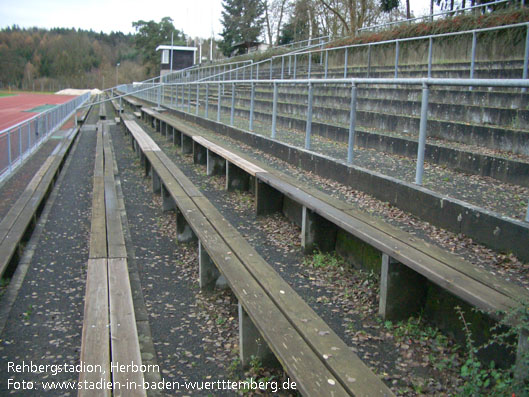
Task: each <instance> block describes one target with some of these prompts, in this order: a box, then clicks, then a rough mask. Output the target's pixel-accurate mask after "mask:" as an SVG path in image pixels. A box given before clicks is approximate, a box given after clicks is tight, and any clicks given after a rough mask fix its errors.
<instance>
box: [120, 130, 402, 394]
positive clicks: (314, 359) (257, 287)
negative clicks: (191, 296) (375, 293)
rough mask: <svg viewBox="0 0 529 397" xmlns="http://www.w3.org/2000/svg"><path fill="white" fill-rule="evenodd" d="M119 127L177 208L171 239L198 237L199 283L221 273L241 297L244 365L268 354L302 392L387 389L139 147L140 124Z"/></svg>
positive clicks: (194, 192)
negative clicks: (126, 130)
mask: <svg viewBox="0 0 529 397" xmlns="http://www.w3.org/2000/svg"><path fill="white" fill-rule="evenodd" d="M125 125H126V126H127V128H130V130H129V131H130V132H131V135H132V136H133V137H134V139H136V137H138V148H139V150H140V151H143V154H144V156H145V158H146V161H148V162H149V163H150V166H149V167H148V168H149V170H150V174H151V175H152V181H153V191H154V192H157V193H160V194H161V195H162V198H163V208H164V210H175V211H176V223H177V225H176V228H177V240H178V241H179V242H188V241H193V240H198V250H199V278H200V286H201V288H204V289H208V288H212V287H214V286H215V284H216V281H217V279H218V278H219V276H220V275H223V276H224V277H225V279H226V280H227V283H228V285H229V286H230V287H231V289H232V291H233V292H234V294H235V295H236V296H237V299H238V300H239V332H240V335H239V336H240V355H241V361H242V363H243V364H248V363H249V361H250V359H251V357H252V356H257V357H259V358H261V359H262V360H264V361H266V360H267V359H268V358H269V357H270V355H271V354H273V355H274V356H275V357H276V358H277V359H278V360H279V362H280V363H281V364H282V365H283V367H284V368H285V370H286V372H287V373H288V374H289V375H290V376H291V377H292V378H293V379H294V380H295V381H296V382H297V384H298V387H299V390H300V391H301V392H302V393H303V394H304V395H309V396H321V395H334V396H341V395H344V396H346V395H348V396H351V395H365V396H376V395H380V396H382V395H385V396H390V395H393V393H392V392H391V391H390V390H389V389H388V388H387V386H385V385H384V383H383V382H382V381H381V380H380V379H379V378H378V377H377V376H376V375H375V374H374V373H373V372H372V371H371V370H370V369H369V368H368V367H367V366H365V365H364V364H363V363H362V361H361V360H360V359H359V358H358V357H357V356H356V355H355V354H354V353H353V352H352V351H351V350H350V349H349V347H348V346H347V345H346V344H345V343H344V342H343V341H342V340H341V339H340V338H339V337H338V336H337V335H336V334H335V333H334V332H333V331H332V330H331V329H330V328H329V326H328V325H327V324H326V323H325V322H324V321H323V320H322V319H321V318H320V317H319V316H318V315H317V314H316V313H315V312H314V311H313V310H312V309H311V308H310V307H309V306H308V305H307V304H306V303H305V302H304V301H303V300H302V299H301V297H300V296H299V295H298V294H297V293H296V292H295V291H294V290H293V289H292V288H291V287H290V286H289V285H288V283H286V282H285V281H284V280H283V279H282V278H281V277H280V276H279V275H278V274H277V273H276V272H275V270H274V269H273V268H272V267H271V266H270V265H269V264H268V263H266V261H264V260H263V259H262V258H261V256H260V255H259V254H258V253H257V252H256V251H255V250H254V249H253V248H252V247H251V246H250V245H249V244H248V242H247V241H246V240H245V239H244V238H243V237H242V236H241V235H240V233H239V232H238V231H237V230H236V229H235V228H234V227H233V226H232V225H231V224H230V223H229V222H227V221H226V220H225V219H224V218H223V217H222V215H221V214H220V213H219V212H218V210H217V209H216V208H215V207H214V206H213V205H212V204H211V203H210V202H209V201H208V200H207V199H206V198H205V197H204V196H203V195H202V193H201V192H200V191H199V190H198V189H196V188H195V187H194V185H193V184H192V183H191V181H189V179H187V178H186V177H185V176H184V175H183V173H182V172H181V171H180V170H179V169H178V167H176V165H175V164H174V163H173V162H172V161H171V160H170V159H169V158H168V157H167V156H166V155H165V154H164V153H163V151H161V150H152V147H150V146H145V140H146V139H145V137H143V138H142V137H139V135H140V132H139V129H138V128H137V127H134V128H133V127H132V123H130V122H129V123H125ZM132 131H134V134H133V133H132ZM142 131H143V130H142ZM143 134H144V135H145V136H147V134H146V133H145V132H144V131H143ZM263 340H264V341H266V345H265V344H263ZM266 346H268V347H269V349H270V350H269V349H266V348H265V347H266Z"/></svg>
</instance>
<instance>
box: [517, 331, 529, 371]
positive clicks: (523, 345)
mask: <svg viewBox="0 0 529 397" xmlns="http://www.w3.org/2000/svg"><path fill="white" fill-rule="evenodd" d="M528 354H529V332H528V331H527V330H522V331H521V332H520V335H519V336H518V348H517V350H516V367H515V371H514V376H515V378H516V379H518V380H524V381H527V380H528V379H529V365H528V363H527V360H525V361H524V357H527V355H528Z"/></svg>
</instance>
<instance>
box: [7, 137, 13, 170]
mask: <svg viewBox="0 0 529 397" xmlns="http://www.w3.org/2000/svg"><path fill="white" fill-rule="evenodd" d="M7 162H8V164H9V172H11V170H12V164H11V130H9V131H7Z"/></svg>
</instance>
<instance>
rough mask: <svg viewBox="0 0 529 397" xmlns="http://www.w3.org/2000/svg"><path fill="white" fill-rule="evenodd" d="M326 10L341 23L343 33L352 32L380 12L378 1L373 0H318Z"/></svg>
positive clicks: (373, 18)
mask: <svg viewBox="0 0 529 397" xmlns="http://www.w3.org/2000/svg"><path fill="white" fill-rule="evenodd" d="M319 2H320V3H321V4H322V5H323V6H324V8H325V9H326V11H327V12H330V13H332V14H333V15H334V16H335V17H336V18H337V19H338V20H339V21H340V22H341V24H342V26H343V30H344V33H346V34H354V33H355V31H356V30H357V29H359V28H361V27H363V26H364V25H365V24H366V23H370V22H371V21H373V20H375V19H376V18H377V16H378V15H379V14H380V7H379V5H378V2H375V1H373V0H319Z"/></svg>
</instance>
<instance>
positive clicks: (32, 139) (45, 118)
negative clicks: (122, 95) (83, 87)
mask: <svg viewBox="0 0 529 397" xmlns="http://www.w3.org/2000/svg"><path fill="white" fill-rule="evenodd" d="M89 98H90V94H89V93H85V94H83V95H81V96H78V97H77V98H74V99H72V100H70V101H68V102H66V103H63V104H60V105H57V106H55V107H54V108H53V109H50V110H47V111H45V112H42V113H40V114H38V115H35V116H33V117H31V118H30V119H28V120H24V121H21V122H20V123H18V124H15V125H13V126H11V127H8V128H6V129H4V130H3V131H0V181H2V180H4V179H5V178H6V177H7V176H9V175H10V174H11V173H12V172H13V170H14V169H15V168H16V167H17V166H18V165H19V164H20V163H22V161H23V160H24V159H25V158H27V157H28V156H30V155H31V153H33V152H34V151H35V150H36V149H37V148H38V147H39V146H40V145H41V144H42V143H43V142H44V141H45V140H46V138H47V137H48V136H49V135H50V134H51V133H53V132H54V131H56V130H57V129H58V128H59V127H60V126H61V125H62V124H63V123H64V122H65V121H66V120H67V119H68V118H70V117H71V116H72V114H73V113H74V112H75V111H76V110H77V108H78V107H80V106H81V105H83V104H84V103H85V102H86V101H87V100H88V99H89Z"/></svg>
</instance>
